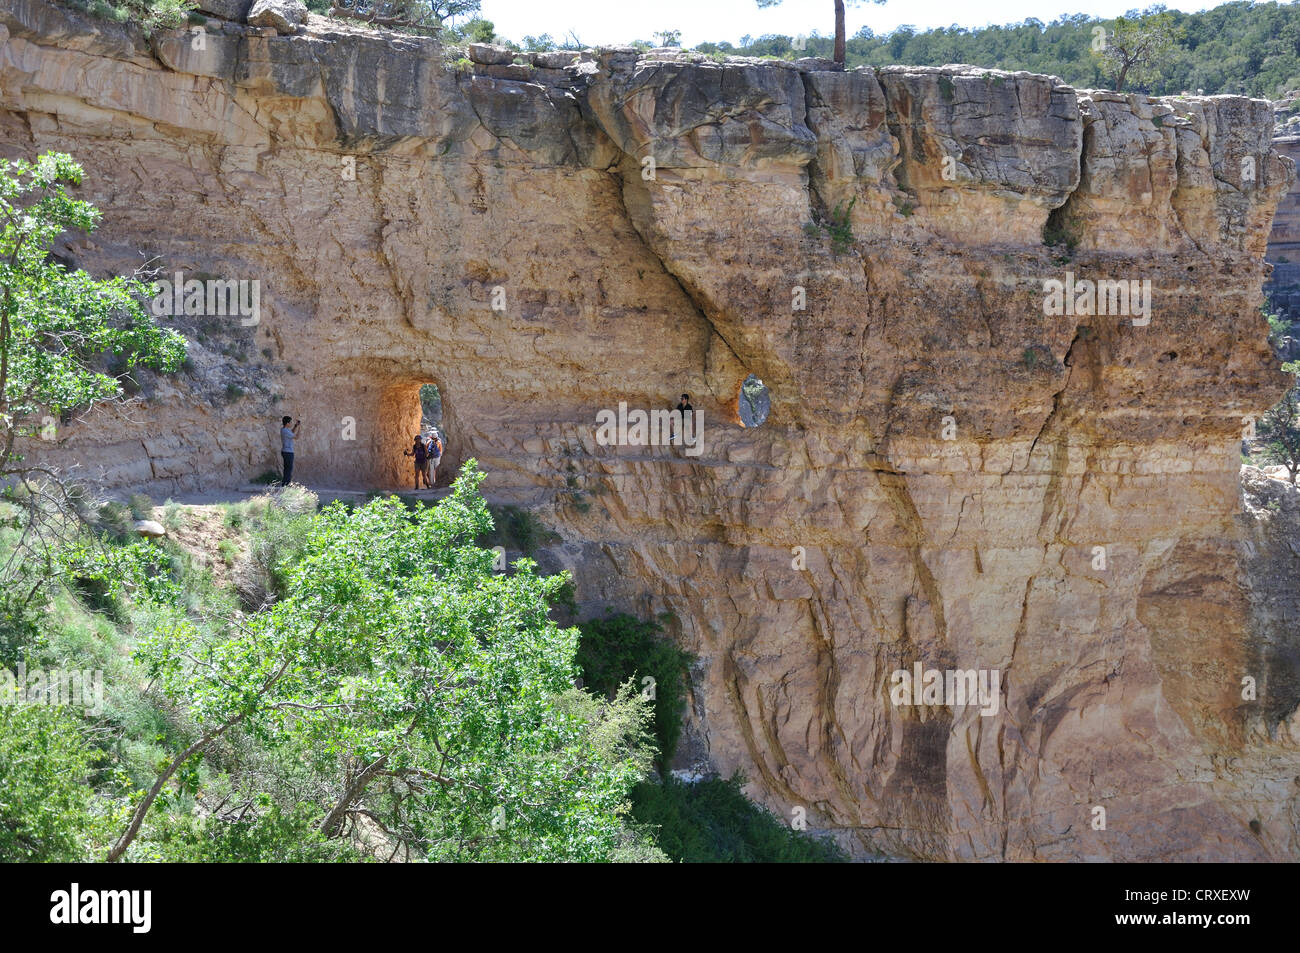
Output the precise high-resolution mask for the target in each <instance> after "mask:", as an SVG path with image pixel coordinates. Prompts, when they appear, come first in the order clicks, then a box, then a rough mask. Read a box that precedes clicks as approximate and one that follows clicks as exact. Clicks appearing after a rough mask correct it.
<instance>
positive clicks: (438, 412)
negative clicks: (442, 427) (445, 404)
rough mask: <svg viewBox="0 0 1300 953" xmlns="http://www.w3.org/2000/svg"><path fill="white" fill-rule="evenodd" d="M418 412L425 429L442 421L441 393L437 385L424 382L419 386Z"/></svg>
mask: <svg viewBox="0 0 1300 953" xmlns="http://www.w3.org/2000/svg"><path fill="white" fill-rule="evenodd" d="M420 412H421V417H422V418H423V425H424V428H425V429H428V428H429V427H436V426H438V425H439V424H441V423H442V394H440V393H439V392H438V385H436V384H425V385H424V386H423V387H421V388H420Z"/></svg>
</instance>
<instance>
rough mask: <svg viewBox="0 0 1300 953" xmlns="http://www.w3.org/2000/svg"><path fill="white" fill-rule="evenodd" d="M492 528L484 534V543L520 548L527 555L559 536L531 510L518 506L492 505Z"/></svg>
mask: <svg viewBox="0 0 1300 953" xmlns="http://www.w3.org/2000/svg"><path fill="white" fill-rule="evenodd" d="M488 509H489V512H490V513H491V516H492V528H491V529H490V530H489V531H488V532H487V533H485V534H484V535H483V538H482V540H481V542H482V544H483V545H485V546H488V547H491V546H503V547H505V548H506V549H518V550H519V551H520V552H522V553H524V554H525V555H527V556H531V555H533V554H534V553H535V552H537V548H538V547H539V546H543V545H545V544H546V543H549V542H553V541H555V540H557V539H558V538H559V537H558V536H556V535H555V533H553V532H551V531H550V530H549V529H547V528H546V527H545V525H543V523H542V521H541V520H539V519H538V518H537V516H536V515H535V514H534V513H533V512H532V511H531V510H525V509H522V508H520V507H518V506H508V505H507V506H496V505H493V506H490V507H489V508H488Z"/></svg>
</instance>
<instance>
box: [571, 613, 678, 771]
mask: <svg viewBox="0 0 1300 953" xmlns="http://www.w3.org/2000/svg"><path fill="white" fill-rule="evenodd" d="M661 618H664V617H661ZM578 627H579V628H580V629H581V630H582V640H581V642H580V643H579V646H578V655H577V662H578V667H579V668H580V669H581V670H582V678H583V684H584V685H585V686H586V687H587V688H588V689H592V690H595V691H598V692H602V693H604V694H606V695H613V694H614V693H615V692H616V691H617V690H618V688H619V687H620V686H621V685H623V684H624V683H626V682H627V681H628V680H629V679H630V680H631V681H632V682H633V683H634V684H635V685H636V687H637V688H638V689H640V690H641V691H642V692H643V694H644V693H646V692H647V691H648V690H649V689H650V688H651V686H653V696H654V736H655V740H656V741H657V742H658V746H659V755H658V758H657V760H658V763H659V770H660V771H661V772H666V771H667V770H668V765H669V764H670V763H671V761H672V758H673V755H674V754H675V753H676V751H677V742H678V740H679V739H680V737H681V732H682V717H683V715H684V714H685V712H686V686H685V680H684V676H685V674H686V671H687V669H688V667H689V666H690V664H691V662H692V661H693V660H694V659H693V657H692V656H691V654H690V653H689V652H686V651H683V650H682V649H680V648H678V647H677V645H676V644H675V643H673V641H672V640H671V639H668V638H665V637H664V635H663V625H662V624H660V622H657V621H645V622H643V621H641V620H640V619H637V618H636V617H635V616H630V615H627V614H626V613H618V614H616V615H610V616H606V617H605V618H603V619H591V620H589V621H587V622H582V623H579V626H578ZM647 677H648V678H650V679H653V681H652V682H650V683H647V682H645V679H646V678H647Z"/></svg>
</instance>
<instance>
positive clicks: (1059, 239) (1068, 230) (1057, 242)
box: [1043, 206, 1079, 258]
mask: <svg viewBox="0 0 1300 953" xmlns="http://www.w3.org/2000/svg"><path fill="white" fill-rule="evenodd" d="M1077 229H1078V224H1077V223H1076V222H1075V221H1074V219H1073V218H1072V217H1071V216H1070V215H1069V213H1067V212H1066V211H1065V208H1064V206H1062V207H1061V208H1058V209H1053V210H1052V212H1051V213H1050V214H1049V215H1048V216H1047V221H1046V222H1045V223H1044V224H1043V244H1044V245H1046V246H1047V247H1049V248H1056V247H1060V246H1062V245H1064V246H1065V249H1066V252H1067V258H1068V256H1072V255H1073V254H1074V250H1075V248H1077V247H1078V245H1079V234H1078V230H1077Z"/></svg>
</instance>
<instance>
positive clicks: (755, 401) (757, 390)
mask: <svg viewBox="0 0 1300 953" xmlns="http://www.w3.org/2000/svg"><path fill="white" fill-rule="evenodd" d="M735 408H736V416H737V417H739V418H740V425H741V426H742V427H744V428H746V429H750V430H752V429H753V428H754V427H761V426H762V425H763V423H764V421H766V420H767V415H768V414H769V413H771V411H772V395H771V394H770V393H769V392H768V389H767V385H766V384H764V383H763V382H762V381H761V380H759V379H758V377H757V376H755V375H754V374H750V375H749V376H748V377H746V378H745V379H744V380H743V381H741V382H740V387H739V388H737V391H736V405H735Z"/></svg>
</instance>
